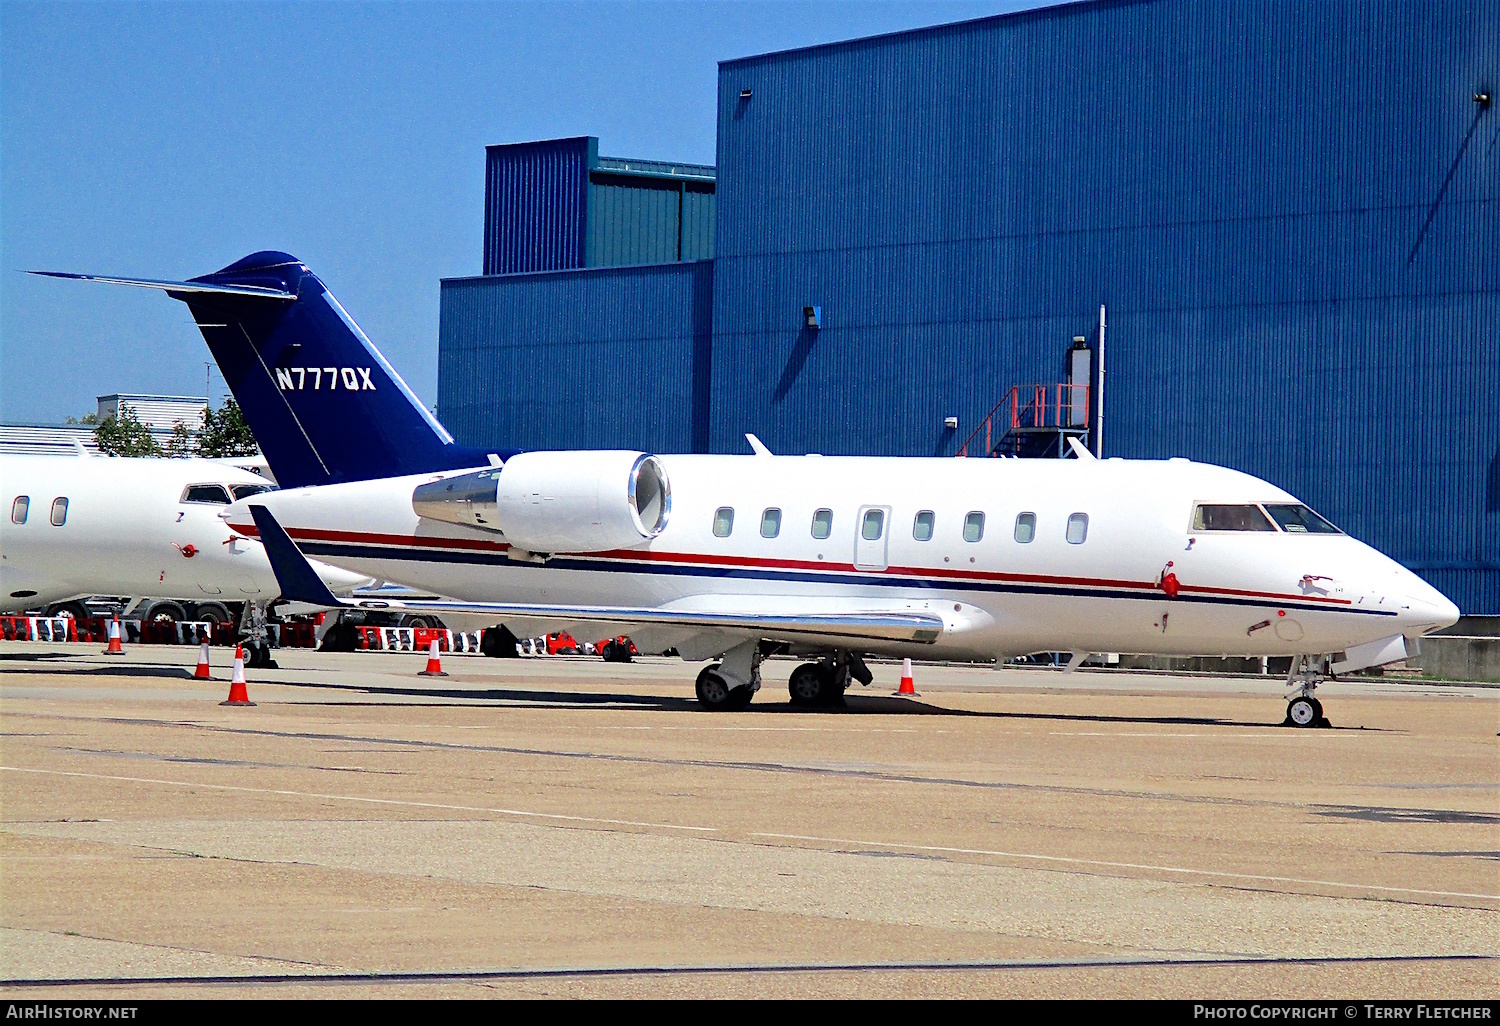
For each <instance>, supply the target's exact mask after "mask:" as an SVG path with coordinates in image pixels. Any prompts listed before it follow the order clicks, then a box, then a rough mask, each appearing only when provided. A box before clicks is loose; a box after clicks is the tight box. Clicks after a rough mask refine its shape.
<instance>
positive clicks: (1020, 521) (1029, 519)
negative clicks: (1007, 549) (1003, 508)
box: [1016, 513, 1036, 545]
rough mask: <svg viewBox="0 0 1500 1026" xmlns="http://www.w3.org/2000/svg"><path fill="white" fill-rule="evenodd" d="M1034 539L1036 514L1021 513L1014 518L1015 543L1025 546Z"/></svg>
mask: <svg viewBox="0 0 1500 1026" xmlns="http://www.w3.org/2000/svg"><path fill="white" fill-rule="evenodd" d="M1035 537H1036V514H1035V513H1022V514H1021V515H1019V516H1018V517H1016V541H1018V542H1020V543H1021V544H1022V545H1027V544H1029V543H1030V542H1031V539H1033V538H1035Z"/></svg>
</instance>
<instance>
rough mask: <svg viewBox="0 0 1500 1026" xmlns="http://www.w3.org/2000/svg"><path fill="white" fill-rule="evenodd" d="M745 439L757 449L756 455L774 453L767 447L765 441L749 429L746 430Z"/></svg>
mask: <svg viewBox="0 0 1500 1026" xmlns="http://www.w3.org/2000/svg"><path fill="white" fill-rule="evenodd" d="M745 441H747V442H749V443H750V448H751V449H753V450H754V451H755V455H757V456H771V455H774V454H773V453H772V452H771V450H770V449H767V448H766V443H765V442H762V441H761V440H760V439H759V438H756V437H755V436H754V435H752V434H751V433H750V432H748V431H746V432H745Z"/></svg>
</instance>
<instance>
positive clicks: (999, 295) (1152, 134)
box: [710, 0, 1500, 612]
mask: <svg viewBox="0 0 1500 1026" xmlns="http://www.w3.org/2000/svg"><path fill="white" fill-rule="evenodd" d="M1497 84H1500V6H1497V5H1495V4H1493V3H1484V2H1477V0H1471V2H1454V3H1448V4H1443V5H1432V4H1428V3H1425V2H1411V0H1363V2H1328V3H1319V4H1305V3H1297V2H1292V0H1271V2H1266V3H1261V4H1254V5H1251V4H1224V3H1221V2H1218V0H1153V2H1137V3H1128V2H1122V3H1111V2H1105V3H1097V4H1078V5H1071V6H1065V7H1059V8H1052V9H1048V10H1043V11H1036V12H1028V13H1025V14H1020V15H1013V16H1007V17H1003V18H996V19H988V20H986V21H982V22H971V23H966V24H962V25H956V26H944V27H940V28H936V29H931V30H925V31H920V32H912V33H904V34H901V35H896V36H890V37H884V38H878V39H873V40H863V41H857V42H852V43H846V44H836V45H833V46H828V47H819V48H814V49H810V50H804V51H796V52H791V53H785V54H773V55H768V56H765V57H759V58H751V59H747V60H743V61H732V62H727V63H725V64H723V65H721V68H720V83H719V153H718V168H719V178H718V196H717V197H716V206H717V211H716V216H717V217H718V218H719V219H720V221H721V222H722V226H723V230H722V231H720V232H718V239H717V253H716V259H715V274H714V291H715V295H714V349H715V351H714V354H713V396H714V404H715V406H714V411H713V416H712V428H713V431H712V435H711V439H710V442H711V445H712V447H713V448H714V449H715V450H717V451H739V450H741V449H742V448H743V440H742V437H741V432H743V431H745V430H754V431H756V432H757V433H758V434H760V436H761V437H762V438H763V439H764V440H765V441H766V442H767V444H769V445H771V447H772V448H773V449H784V450H787V451H805V450H813V451H823V452H863V453H910V454H922V453H926V454H944V453H951V452H953V451H954V448H955V447H956V445H957V443H958V442H959V441H961V440H962V437H963V436H964V435H965V434H966V433H967V432H968V430H969V429H970V428H972V427H973V426H974V425H975V424H976V423H977V422H978V421H979V419H980V418H982V416H983V414H984V413H985V412H986V411H987V410H988V409H989V407H990V406H992V405H993V404H994V403H995V402H996V401H997V400H998V399H999V398H1000V397H1001V395H1002V394H1003V393H1004V391H1005V390H1006V389H1008V388H1009V386H1010V385H1011V384H1015V383H1024V382H1027V381H1032V380H1049V379H1057V378H1059V377H1061V372H1062V368H1061V362H1062V354H1063V351H1064V349H1065V348H1066V346H1067V344H1068V341H1069V340H1070V339H1071V338H1072V336H1074V335H1077V334H1089V333H1090V331H1091V329H1092V328H1093V326H1094V325H1095V324H1096V323H1097V318H1098V307H1099V305H1100V304H1101V303H1105V304H1107V305H1108V307H1109V311H1110V313H1109V318H1110V329H1109V334H1108V354H1107V364H1108V370H1109V374H1108V384H1107V399H1106V403H1107V424H1106V432H1105V433H1106V446H1107V449H1108V451H1109V453H1110V454H1113V455H1126V456H1142V457H1154V456H1169V455H1181V456H1189V457H1192V458H1195V459H1201V460H1207V461H1212V462H1215V463H1221V464H1225V465H1228V466H1233V467H1237V468H1239V469H1242V470H1245V471H1248V472H1250V473H1253V474H1257V475H1259V476H1261V477H1264V478H1266V479H1268V480H1270V481H1273V482H1275V483H1276V484H1279V485H1281V486H1283V487H1286V488H1288V489H1290V490H1291V491H1293V492H1295V493H1297V494H1298V495H1300V496H1302V497H1303V498H1305V499H1306V500H1307V501H1308V502H1310V503H1312V504H1313V505H1314V506H1316V507H1318V508H1320V509H1321V510H1323V511H1324V512H1325V513H1327V514H1328V515H1330V516H1331V517H1332V518H1333V519H1334V520H1335V521H1337V522H1339V523H1340V524H1342V525H1343V526H1345V527H1347V528H1348V529H1349V530H1351V531H1352V532H1354V533H1355V534H1357V535H1359V536H1360V537H1362V538H1364V539H1366V540H1368V541H1370V542H1371V543H1372V544H1374V545H1376V546H1377V547H1379V548H1381V549H1383V550H1385V551H1387V552H1389V553H1391V554H1392V555H1394V556H1396V557H1397V558H1398V559H1400V560H1402V561H1403V562H1405V563H1407V564H1408V565H1410V566H1412V567H1414V568H1416V569H1418V570H1419V571H1420V572H1422V573H1423V574H1425V575H1426V576H1427V577H1428V578H1429V579H1430V580H1432V581H1433V583H1434V584H1437V585H1438V586H1439V587H1441V588H1443V589H1444V590H1445V591H1446V592H1447V593H1448V594H1449V595H1451V596H1452V597H1453V598H1454V599H1455V601H1457V602H1458V603H1459V604H1460V606H1461V607H1462V608H1464V609H1465V610H1466V611H1469V612H1478V611H1487V612H1500V412H1497V411H1500V403H1497V401H1496V395H1497V390H1500V345H1497V342H1500V261H1497V260H1496V259H1495V240H1496V239H1500V177H1497V175H1496V169H1497V167H1500V144H1497V142H1496V139H1497V136H1500V105H1491V106H1490V107H1488V108H1486V107H1482V106H1481V105H1479V104H1476V103H1474V102H1473V101H1472V96H1473V94H1474V93H1475V92H1476V91H1479V90H1480V89H1486V88H1487V89H1488V90H1489V91H1490V92H1491V93H1493V92H1494V90H1495V87H1496V85H1497ZM747 87H749V88H752V90H753V93H752V96H751V98H750V99H748V100H744V99H741V96H740V92H741V90H742V89H743V88H747ZM804 305H819V306H821V307H822V308H823V318H824V328H823V329H822V330H821V331H819V332H816V333H814V332H809V331H807V330H806V329H804V328H802V327H801V311H802V307H803V306H804ZM949 415H956V416H958V417H959V420H960V429H959V431H958V432H956V433H955V432H949V431H946V430H945V429H944V428H943V426H942V424H943V418H944V417H946V416H949Z"/></svg>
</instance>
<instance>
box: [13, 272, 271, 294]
mask: <svg viewBox="0 0 1500 1026" xmlns="http://www.w3.org/2000/svg"><path fill="white" fill-rule="evenodd" d="M31 273H32V274H40V275H42V276H44V277H47V278H72V279H73V280H75V281H97V282H103V283H104V284H105V285H134V286H136V287H138V288H143V289H160V290H161V291H163V292H195V293H210V294H214V295H220V296H247V297H250V298H252V299H280V300H292V299H296V298H297V296H296V294H295V293H292V292H283V291H282V290H280V289H268V288H262V287H260V286H259V285H214V284H212V283H210V282H204V281H161V280H159V279H156V278H112V277H109V276H108V275H103V274H74V273H72V272H71V271H32V272H31Z"/></svg>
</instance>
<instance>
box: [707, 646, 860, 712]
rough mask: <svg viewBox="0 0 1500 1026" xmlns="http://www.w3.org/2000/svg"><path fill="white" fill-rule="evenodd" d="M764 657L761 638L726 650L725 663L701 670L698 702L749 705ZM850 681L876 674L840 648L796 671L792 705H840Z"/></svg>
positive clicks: (721, 707)
mask: <svg viewBox="0 0 1500 1026" xmlns="http://www.w3.org/2000/svg"><path fill="white" fill-rule="evenodd" d="M763 657H764V653H763V652H762V651H761V645H760V642H759V641H747V642H745V643H744V644H742V645H739V646H737V647H735V648H732V649H730V650H729V651H728V652H726V653H724V659H723V661H722V662H717V663H710V664H709V665H708V666H705V667H704V668H703V669H702V670H700V671H699V672H698V686H697V691H698V701H699V702H700V703H702V705H703V707H704V708H705V709H710V710H714V711H719V710H724V711H734V710H738V709H744V708H746V707H747V706H749V705H750V700H751V698H753V697H754V696H755V693H756V692H757V691H759V690H760V684H761V677H760V663H761V659H762V658H763ZM851 680H855V681H858V682H859V683H861V684H869V683H870V682H871V681H872V680H874V675H873V674H872V673H871V672H870V668H869V667H868V666H866V665H865V661H864V660H863V659H861V658H860V656H859V653H857V652H845V651H838V652H834V653H832V654H830V655H828V656H825V657H824V658H822V659H820V660H818V661H817V662H815V663H803V664H802V665H801V666H799V667H797V668H796V669H795V670H793V671H792V676H791V679H790V680H789V681H788V682H787V690H788V691H789V692H790V694H791V699H792V704H793V705H795V706H798V707H801V708H804V709H807V708H817V707H824V708H827V707H830V706H841V705H843V704H844V691H845V690H846V689H847V688H848V687H849V682H850V681H851Z"/></svg>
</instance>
